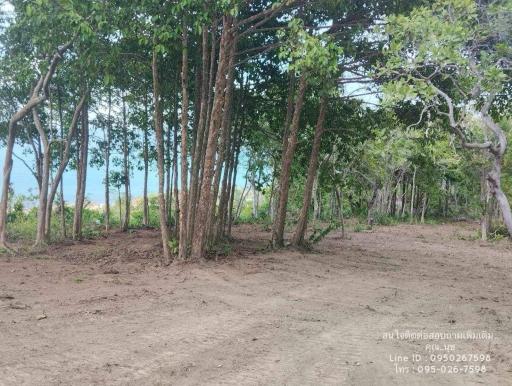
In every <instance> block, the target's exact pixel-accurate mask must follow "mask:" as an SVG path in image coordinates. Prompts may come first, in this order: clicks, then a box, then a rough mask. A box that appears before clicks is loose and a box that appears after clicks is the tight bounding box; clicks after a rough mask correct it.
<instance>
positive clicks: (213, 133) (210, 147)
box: [191, 16, 232, 259]
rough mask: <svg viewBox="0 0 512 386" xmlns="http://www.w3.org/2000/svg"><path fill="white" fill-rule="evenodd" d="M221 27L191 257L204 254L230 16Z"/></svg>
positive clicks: (222, 104)
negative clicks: (213, 93) (222, 27)
mask: <svg viewBox="0 0 512 386" xmlns="http://www.w3.org/2000/svg"><path fill="white" fill-rule="evenodd" d="M223 24H224V29H223V31H222V37H221V44H220V50H219V64H218V68H217V75H216V80H215V97H214V100H213V107H212V113H211V120H210V125H209V131H208V141H207V146H206V154H205V157H204V167H203V178H202V183H201V192H200V195H199V197H200V199H199V201H198V208H197V209H198V210H197V220H196V230H195V232H194V237H193V241H192V253H191V256H192V257H193V258H195V259H198V258H202V257H203V256H204V251H205V246H206V238H207V236H208V235H207V232H208V228H207V222H208V214H209V213H210V202H211V199H212V179H213V173H214V166H215V154H216V152H217V140H218V134H219V128H220V125H221V119H222V107H223V106H224V88H225V86H226V74H227V72H228V60H229V57H228V56H229V55H228V52H229V48H230V45H231V44H232V18H231V17H230V16H224V17H223Z"/></svg>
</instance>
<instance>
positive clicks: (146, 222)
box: [142, 93, 149, 227]
mask: <svg viewBox="0 0 512 386" xmlns="http://www.w3.org/2000/svg"><path fill="white" fill-rule="evenodd" d="M148 121H149V114H148V96H147V93H144V143H143V149H142V152H143V158H144V188H143V193H142V195H143V196H142V206H143V209H142V224H143V225H144V226H145V227H147V226H149V200H148V175H149V138H148Z"/></svg>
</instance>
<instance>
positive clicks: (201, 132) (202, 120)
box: [187, 26, 215, 245]
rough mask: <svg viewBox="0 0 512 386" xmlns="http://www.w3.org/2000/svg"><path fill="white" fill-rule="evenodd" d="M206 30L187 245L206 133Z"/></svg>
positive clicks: (191, 230)
mask: <svg viewBox="0 0 512 386" xmlns="http://www.w3.org/2000/svg"><path fill="white" fill-rule="evenodd" d="M212 45H213V50H212V56H215V48H214V47H215V38H214V39H213V42H212ZM208 59H209V57H208V29H207V28H206V26H203V31H202V59H201V60H202V76H201V98H200V101H201V102H200V107H199V121H198V124H197V136H196V141H195V143H194V152H193V156H192V165H191V172H190V197H189V202H188V218H187V227H188V229H187V245H189V244H190V243H191V242H192V235H193V234H194V226H195V213H196V205H197V194H198V192H199V171H200V166H201V160H202V150H203V144H204V142H205V141H204V138H205V131H206V126H207V125H206V114H207V109H208V99H207V94H208V84H209V77H208Z"/></svg>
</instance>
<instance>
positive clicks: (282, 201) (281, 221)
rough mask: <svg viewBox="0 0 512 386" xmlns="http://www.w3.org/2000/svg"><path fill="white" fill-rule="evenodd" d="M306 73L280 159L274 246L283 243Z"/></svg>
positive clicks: (301, 81) (301, 79)
mask: <svg viewBox="0 0 512 386" xmlns="http://www.w3.org/2000/svg"><path fill="white" fill-rule="evenodd" d="M306 86H307V75H306V74H305V73H303V74H302V75H301V78H300V81H299V89H298V91H297V96H296V99H295V109H294V112H293V118H292V122H291V125H290V133H289V136H288V143H287V146H286V152H285V153H284V156H283V157H282V160H281V175H280V178H279V190H280V191H279V201H278V206H277V211H276V219H275V221H274V227H273V230H272V243H273V245H274V246H275V247H282V246H283V245H284V225H285V221H286V204H287V202H288V190H289V188H290V174H291V166H292V161H293V155H294V153H295V147H296V146H297V132H298V129H299V124H300V116H301V112H302V106H303V104H304V94H305V93H306Z"/></svg>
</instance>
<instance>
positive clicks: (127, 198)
mask: <svg viewBox="0 0 512 386" xmlns="http://www.w3.org/2000/svg"><path fill="white" fill-rule="evenodd" d="M122 99H123V174H124V218H123V221H122V224H123V225H122V229H123V232H126V231H127V230H128V228H129V226H130V207H131V197H130V161H129V151H128V123H127V119H126V101H125V96H124V95H123V96H122Z"/></svg>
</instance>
